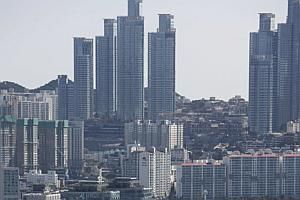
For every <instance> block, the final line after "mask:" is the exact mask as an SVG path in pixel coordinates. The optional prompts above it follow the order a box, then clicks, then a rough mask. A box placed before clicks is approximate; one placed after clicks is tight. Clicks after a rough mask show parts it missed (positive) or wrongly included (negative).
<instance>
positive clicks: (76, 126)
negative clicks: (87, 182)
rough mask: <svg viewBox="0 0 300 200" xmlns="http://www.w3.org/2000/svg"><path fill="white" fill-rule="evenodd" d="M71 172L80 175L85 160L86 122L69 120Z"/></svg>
mask: <svg viewBox="0 0 300 200" xmlns="http://www.w3.org/2000/svg"><path fill="white" fill-rule="evenodd" d="M68 139H69V144H68V146H69V152H68V154H69V165H68V166H69V167H68V168H69V174H70V176H71V177H78V176H79V175H80V173H81V171H82V168H83V162H84V122H83V121H69V135H68Z"/></svg>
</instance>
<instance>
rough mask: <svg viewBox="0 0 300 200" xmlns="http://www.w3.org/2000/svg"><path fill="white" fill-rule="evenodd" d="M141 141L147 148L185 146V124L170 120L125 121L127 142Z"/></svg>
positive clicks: (169, 148)
mask: <svg viewBox="0 0 300 200" xmlns="http://www.w3.org/2000/svg"><path fill="white" fill-rule="evenodd" d="M135 143H140V144H141V145H142V146H145V147H147V148H151V147H156V148H167V149H168V150H169V151H171V150H172V149H174V148H175V147H176V148H183V124H180V123H172V122H170V121H167V120H166V121H158V122H152V121H139V120H138V121H134V122H129V123H125V144H126V145H128V144H135Z"/></svg>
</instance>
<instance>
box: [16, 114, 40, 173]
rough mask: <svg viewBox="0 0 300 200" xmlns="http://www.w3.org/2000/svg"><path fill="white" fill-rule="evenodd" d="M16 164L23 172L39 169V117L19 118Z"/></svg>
mask: <svg viewBox="0 0 300 200" xmlns="http://www.w3.org/2000/svg"><path fill="white" fill-rule="evenodd" d="M16 166H17V167H19V169H20V173H21V174H24V172H29V170H35V169H38V119H19V120H17V142H16Z"/></svg>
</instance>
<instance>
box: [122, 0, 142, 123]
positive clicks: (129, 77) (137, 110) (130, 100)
mask: <svg viewBox="0 0 300 200" xmlns="http://www.w3.org/2000/svg"><path fill="white" fill-rule="evenodd" d="M141 3H142V0H128V16H125V17H118V29H117V63H118V64H117V115H118V118H119V119H120V120H124V121H130V120H136V119H140V120H142V119H143V118H144V17H142V16H140V6H141Z"/></svg>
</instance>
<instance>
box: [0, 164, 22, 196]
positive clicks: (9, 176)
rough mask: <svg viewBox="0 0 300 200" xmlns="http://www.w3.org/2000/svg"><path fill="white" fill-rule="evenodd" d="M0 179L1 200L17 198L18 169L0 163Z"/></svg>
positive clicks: (18, 191) (18, 188)
mask: <svg viewBox="0 0 300 200" xmlns="http://www.w3.org/2000/svg"><path fill="white" fill-rule="evenodd" d="M0 180H1V181H0V198H1V200H19V199H20V187H19V169H18V168H14V167H4V166H2V165H1V164H0Z"/></svg>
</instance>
